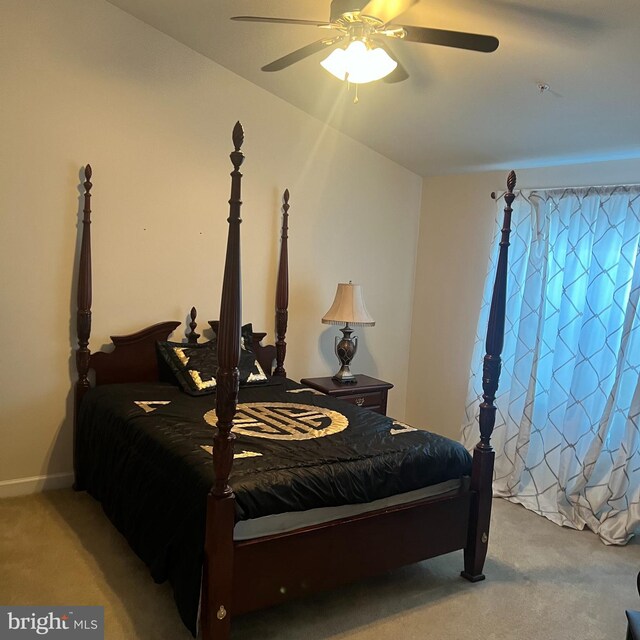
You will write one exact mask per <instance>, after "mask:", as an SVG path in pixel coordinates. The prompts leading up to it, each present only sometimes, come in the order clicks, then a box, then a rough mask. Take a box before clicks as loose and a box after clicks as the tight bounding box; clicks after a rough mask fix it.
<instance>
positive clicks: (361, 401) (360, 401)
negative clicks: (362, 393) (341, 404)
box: [355, 397, 364, 407]
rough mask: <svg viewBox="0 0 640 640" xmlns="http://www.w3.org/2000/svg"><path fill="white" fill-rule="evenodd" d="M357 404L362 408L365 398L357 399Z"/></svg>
mask: <svg viewBox="0 0 640 640" xmlns="http://www.w3.org/2000/svg"><path fill="white" fill-rule="evenodd" d="M355 402H356V404H357V405H358V406H359V407H361V406H362V405H363V404H364V398H363V397H360V398H356V399H355Z"/></svg>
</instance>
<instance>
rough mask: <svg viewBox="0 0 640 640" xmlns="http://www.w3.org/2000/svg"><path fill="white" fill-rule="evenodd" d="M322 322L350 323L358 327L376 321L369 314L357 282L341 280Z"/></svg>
mask: <svg viewBox="0 0 640 640" xmlns="http://www.w3.org/2000/svg"><path fill="white" fill-rule="evenodd" d="M322 322H323V324H350V325H353V326H359V327H372V326H373V325H374V324H375V323H376V322H375V320H374V319H373V318H372V317H371V316H370V315H369V312H368V311H367V308H366V307H365V306H364V299H363V298H362V287H361V286H360V285H359V284H352V283H351V282H349V283H348V284H345V283H344V282H341V283H340V284H339V285H338V290H337V291H336V297H335V299H334V301H333V304H332V305H331V309H329V311H327V313H325V314H324V317H323V318H322Z"/></svg>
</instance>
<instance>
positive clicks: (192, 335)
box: [187, 307, 200, 344]
mask: <svg viewBox="0 0 640 640" xmlns="http://www.w3.org/2000/svg"><path fill="white" fill-rule="evenodd" d="M197 315H198V312H197V311H196V308H195V307H191V311H190V312H189V317H190V318H191V322H190V323H189V329H191V331H189V333H187V340H188V341H189V343H190V344H193V343H197V342H198V338H199V337H200V334H199V333H196V328H197V326H198V323H197V322H196V316H197Z"/></svg>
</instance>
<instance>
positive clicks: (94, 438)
mask: <svg viewBox="0 0 640 640" xmlns="http://www.w3.org/2000/svg"><path fill="white" fill-rule="evenodd" d="M239 400H240V404H239V407H238V409H239V410H238V413H237V415H236V420H235V427H234V433H235V434H236V437H237V439H236V442H235V459H234V465H233V470H232V473H231V477H230V480H229V484H230V485H231V486H232V487H233V490H234V493H235V496H236V518H237V520H245V519H250V518H258V517H261V516H266V515H272V514H277V513H283V512H289V511H300V510H305V509H312V508H316V507H326V506H339V505H344V504H355V503H362V502H370V501H373V500H377V499H380V498H384V497H388V496H390V495H394V494H397V493H403V492H406V491H411V490H414V489H419V488H421V487H425V486H429V485H432V484H437V483H440V482H444V481H446V480H451V479H455V478H459V477H461V476H463V475H468V474H469V473H470V469H471V459H470V456H469V454H468V453H467V451H466V450H465V449H464V448H463V447H462V446H461V445H459V444H457V443H455V442H453V441H451V440H448V439H447V438H443V437H441V436H438V435H434V434H432V433H429V432H426V431H421V430H414V429H411V428H410V427H407V426H406V425H403V424H400V423H397V422H395V421H394V420H392V419H390V418H387V417H385V416H381V415H379V414H377V413H373V412H371V411H367V410H363V409H359V408H358V407H355V406H352V405H350V404H347V403H345V402H342V401H339V400H335V399H333V398H330V397H327V396H324V395H320V394H318V393H317V392H314V391H313V390H310V389H304V388H303V387H300V385H298V384H296V383H293V382H291V381H289V380H286V381H282V382H281V383H278V384H270V385H264V386H255V387H247V388H245V389H241V391H240V399H239ZM214 408H215V396H202V397H196V398H194V397H191V396H188V395H186V394H184V393H183V392H181V391H180V390H179V389H178V388H177V387H175V386H173V385H170V384H123V385H105V386H101V387H97V388H95V389H92V390H91V391H90V392H89V393H88V394H87V395H86V396H85V398H84V400H83V403H82V407H81V411H80V416H79V421H78V426H77V429H78V436H77V442H78V451H77V455H78V479H79V484H80V486H82V487H84V488H86V489H87V490H88V491H89V492H90V493H91V494H92V495H93V496H95V497H96V498H97V499H98V500H100V501H101V502H102V505H103V507H104V510H105V512H106V513H107V515H108V516H109V518H110V519H111V520H112V521H113V523H114V524H115V525H116V526H117V527H118V529H119V530H120V531H121V532H122V533H123V534H124V535H125V537H126V538H127V540H128V541H129V543H130V544H131V546H132V548H133V549H134V550H135V552H136V553H137V554H138V555H139V556H140V557H141V558H142V560H144V561H145V562H146V563H147V564H148V565H149V567H150V569H151V573H152V575H153V577H154V579H155V580H156V581H158V582H160V581H164V580H166V579H169V580H170V582H171V584H172V586H173V590H174V594H175V598H176V603H177V605H178V609H179V611H180V614H181V616H182V618H183V620H184V622H185V624H186V625H187V627H188V628H189V629H190V630H191V631H192V632H193V633H194V635H195V631H196V624H197V622H196V619H197V611H198V599H199V592H200V578H201V568H202V557H203V547H204V523H205V511H206V496H207V493H208V491H209V488H210V487H211V484H212V482H213V468H212V459H211V445H212V436H213V426H212V425H214V424H215V411H214Z"/></svg>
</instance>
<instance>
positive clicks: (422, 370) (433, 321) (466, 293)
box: [406, 160, 640, 439]
mask: <svg viewBox="0 0 640 640" xmlns="http://www.w3.org/2000/svg"><path fill="white" fill-rule="evenodd" d="M517 175H518V186H519V187H522V188H532V187H562V186H581V185H603V184H623V183H627V184H631V183H634V184H635V183H638V182H640V160H618V161H611V162H600V163H593V164H581V165H564V166H559V167H545V168H535V169H519V170H518V171H517ZM506 176H507V172H506V171H498V172H486V173H473V174H466V175H455V176H444V177H432V178H425V179H424V182H423V192H422V217H421V223H420V237H419V240H418V257H417V264H416V288H415V295H414V309H413V327H412V335H411V358H410V361H409V384H408V391H407V407H406V416H407V420H408V421H409V422H411V423H413V424H416V425H420V426H423V427H425V428H429V429H430V430H432V431H436V432H438V433H442V434H444V435H447V436H449V437H451V438H455V439H457V438H458V436H459V430H460V425H461V424H462V419H463V416H464V406H465V400H466V395H467V383H468V377H469V366H470V361H471V355H472V349H473V343H474V338H475V332H476V323H477V321H478V314H479V311H480V305H481V302H482V291H483V288H484V281H485V277H486V270H487V266H488V259H489V250H490V245H491V239H492V236H493V223H494V219H495V214H496V205H495V203H494V201H493V200H491V198H490V193H491V192H492V191H500V190H504V188H505V183H506Z"/></svg>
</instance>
